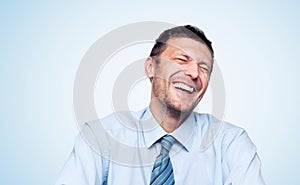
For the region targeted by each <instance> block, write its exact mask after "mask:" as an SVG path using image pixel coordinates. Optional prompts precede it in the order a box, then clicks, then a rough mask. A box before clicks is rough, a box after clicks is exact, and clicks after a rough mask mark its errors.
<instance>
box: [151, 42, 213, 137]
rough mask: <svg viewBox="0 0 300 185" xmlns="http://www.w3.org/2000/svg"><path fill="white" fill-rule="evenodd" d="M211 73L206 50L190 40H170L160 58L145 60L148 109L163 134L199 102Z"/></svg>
mask: <svg viewBox="0 0 300 185" xmlns="http://www.w3.org/2000/svg"><path fill="white" fill-rule="evenodd" d="M211 70H212V56H211V53H210V51H209V49H208V47H207V46H206V45H205V44H203V43H201V42H199V41H196V40H193V39H190V38H184V37H179V38H171V39H169V40H168V41H167V47H166V49H165V50H164V51H163V52H162V53H161V55H160V56H159V59H154V58H152V57H149V58H147V60H146V61H145V72H146V75H147V76H148V77H149V78H150V80H151V82H152V91H151V102H150V110H151V112H152V114H153V116H154V118H155V119H156V121H157V122H158V123H159V124H160V125H161V127H162V128H163V129H164V130H165V131H166V132H168V133H170V132H173V131H174V130H175V129H176V128H178V127H179V126H180V125H181V124H182V123H183V122H184V120H185V119H186V118H187V117H188V116H189V115H190V114H191V112H192V111H193V109H194V108H195V107H196V106H197V104H198V103H199V102H200V100H201V99H202V97H203V95H204V93H205V91H206V89H207V87H208V82H209V78H210V73H211ZM182 85H184V87H183V88H184V89H182V88H180V86H181V87H182ZM186 86H187V87H188V88H186ZM186 89H188V91H187V90H186Z"/></svg>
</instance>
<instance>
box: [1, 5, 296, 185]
mask: <svg viewBox="0 0 300 185" xmlns="http://www.w3.org/2000/svg"><path fill="white" fill-rule="evenodd" d="M299 7H300V4H299V3H297V1H282V2H281V3H280V2H278V1H264V2H261V1H258V0H257V1H247V2H246V1H243V2H237V1H179V2H175V1H147V2H146V1H145V2H140V1H136V2H135V1H123V2H117V1H111V2H107V1H64V2H62V1H50V0H47V1H16V0H14V1H6V2H2V3H1V6H0V21H1V29H0V46H1V50H0V85H1V91H0V114H1V116H0V133H1V135H0V148H1V152H0V176H1V177H0V184H30V185H40V184H45V185H47V184H49V185H50V184H54V182H55V179H56V178H57V175H58V173H59V170H60V169H61V168H62V166H63V164H64V162H65V160H66V158H67V157H68V155H69V153H70V151H71V150H72V146H73V141H74V138H75V135H76V134H77V132H78V129H77V125H76V121H75V117H74V113H73V102H72V101H73V99H72V98H73V82H74V78H75V74H76V70H77V68H78V65H79V63H80V60H81V59H82V57H83V55H84V54H85V52H86V51H87V50H88V48H89V47H90V46H91V45H92V44H93V43H94V42H95V41H96V40H97V39H98V38H100V37H101V36H103V35H104V34H105V33H108V32H109V31H111V30H113V29H115V28H118V27H120V26H122V25H126V24H129V23H133V22H138V21H147V20H148V21H164V22H169V23H173V24H185V23H191V24H194V25H197V26H199V27H201V28H203V29H204V30H205V32H206V33H207V35H208V37H209V38H211V39H212V41H213V44H214V48H215V52H216V60H217V62H218V64H219V66H220V68H221V71H222V74H223V77H224V81H225V87H226V112H225V119H226V120H227V121H230V122H232V123H235V124H237V125H239V126H241V127H244V128H245V129H246V130H247V131H248V133H249V135H250V137H251V138H252V140H253V141H254V143H255V144H256V145H257V149H258V153H259V155H260V157H261V160H262V164H263V174H264V177H265V179H266V182H267V184H273V185H281V184H290V185H297V184H300V176H299V166H300V159H299V156H300V148H299V147H300V137H299V130H300V124H299V123H298V120H299V118H300V116H299V115H300V114H299V110H300V109H299V104H300V98H299V94H300V87H299V79H300V73H299V72H298V71H299V68H300V61H299V53H300V49H299V42H300V36H299V33H300V23H299V20H300V13H299V12H300V11H299V9H300V8H299Z"/></svg>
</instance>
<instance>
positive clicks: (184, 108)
mask: <svg viewBox="0 0 300 185" xmlns="http://www.w3.org/2000/svg"><path fill="white" fill-rule="evenodd" d="M158 81H160V82H161V83H159V82H158ZM158 81H157V82H155V83H154V86H153V87H152V88H153V93H154V96H155V98H157V100H158V102H159V104H160V105H161V108H162V110H161V111H162V112H165V113H166V114H167V115H168V116H171V117H173V118H176V119H178V120H179V119H185V117H186V116H187V115H189V114H190V113H191V112H192V111H193V109H194V108H195V103H191V102H185V101H186V100H180V101H179V102H178V100H177V102H175V101H174V99H173V98H172V96H174V95H172V93H171V92H170V90H169V89H168V86H167V85H166V84H168V83H165V81H166V80H161V79H160V80H158ZM152 83H153V82H152ZM169 86H170V84H169ZM188 104H190V105H188Z"/></svg>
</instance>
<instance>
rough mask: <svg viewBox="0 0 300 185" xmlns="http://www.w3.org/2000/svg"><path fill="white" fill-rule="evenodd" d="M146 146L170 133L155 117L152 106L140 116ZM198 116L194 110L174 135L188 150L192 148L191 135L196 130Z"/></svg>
mask: <svg viewBox="0 0 300 185" xmlns="http://www.w3.org/2000/svg"><path fill="white" fill-rule="evenodd" d="M140 122H141V127H142V133H143V138H144V142H145V146H146V147H147V148H149V147H151V146H152V145H153V144H154V143H155V142H156V141H157V140H159V139H160V138H161V137H163V136H164V135H166V134H168V133H167V132H166V131H164V130H163V129H162V128H161V127H160V125H159V124H158V123H157V122H156V120H155V119H154V117H153V115H152V113H151V111H150V108H149V107H147V108H146V109H145V110H144V111H143V112H142V115H141V117H140ZM195 127H196V117H195V115H194V113H193V112H192V113H191V114H190V115H189V117H188V118H187V119H186V120H185V121H184V122H183V123H182V124H181V125H180V127H178V128H177V129H176V130H175V131H174V132H172V133H169V134H170V135H172V136H173V137H174V138H175V139H176V140H177V141H178V142H179V143H180V144H181V145H182V146H183V147H184V148H185V149H186V150H187V151H190V149H191V146H192V145H191V142H190V141H191V137H192V135H193V133H194V131H195Z"/></svg>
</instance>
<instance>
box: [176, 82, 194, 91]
mask: <svg viewBox="0 0 300 185" xmlns="http://www.w3.org/2000/svg"><path fill="white" fill-rule="evenodd" d="M174 87H176V88H179V89H183V90H185V91H188V92H190V93H192V92H194V88H193V87H189V86H187V85H185V84H183V83H175V84H174Z"/></svg>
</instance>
